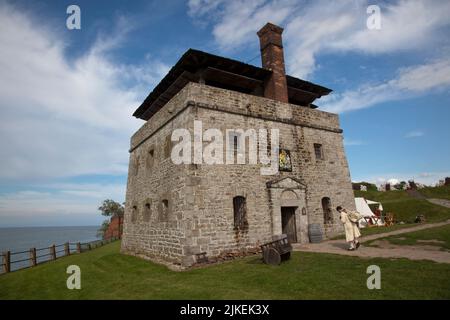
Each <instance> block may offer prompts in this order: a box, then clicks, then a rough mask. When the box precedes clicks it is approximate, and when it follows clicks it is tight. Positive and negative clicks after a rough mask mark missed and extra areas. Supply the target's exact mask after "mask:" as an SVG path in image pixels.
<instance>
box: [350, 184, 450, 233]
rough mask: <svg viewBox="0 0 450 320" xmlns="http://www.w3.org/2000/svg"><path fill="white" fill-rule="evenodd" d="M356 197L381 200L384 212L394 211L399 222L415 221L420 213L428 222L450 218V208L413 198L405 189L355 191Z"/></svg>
mask: <svg viewBox="0 0 450 320" xmlns="http://www.w3.org/2000/svg"><path fill="white" fill-rule="evenodd" d="M355 197H364V198H366V199H369V200H373V201H378V202H381V203H382V204H383V209H384V212H386V213H387V212H392V213H393V214H394V216H395V219H396V220H397V222H400V221H403V222H405V223H413V222H414V219H415V218H416V216H417V215H419V214H423V215H425V218H426V220H427V222H439V221H444V220H447V219H450V208H445V207H443V206H439V205H436V204H433V203H430V202H428V201H427V200H425V199H416V198H412V197H410V196H408V194H407V193H406V192H405V191H403V190H402V191H387V192H380V191H367V192H363V191H355ZM371 229H372V228H371Z"/></svg>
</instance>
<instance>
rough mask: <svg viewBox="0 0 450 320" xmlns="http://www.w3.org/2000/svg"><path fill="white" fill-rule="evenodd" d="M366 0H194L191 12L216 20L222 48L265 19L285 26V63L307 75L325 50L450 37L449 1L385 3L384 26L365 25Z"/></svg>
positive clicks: (372, 50)
mask: <svg viewBox="0 0 450 320" xmlns="http://www.w3.org/2000/svg"><path fill="white" fill-rule="evenodd" d="M369 4H373V3H369V2H368V1H353V0H347V1H345V0H343V1H333V2H330V1H324V0H319V1H311V2H303V1H302V2H300V1H289V0H285V1H283V0H281V1H264V0H254V1H245V2H244V1H237V0H236V1H233V0H231V1H218V2H212V1H208V0H204V1H201V0H191V1H189V13H190V15H191V16H193V17H194V18H198V17H200V18H203V19H205V20H208V21H210V23H211V24H213V31H212V33H213V35H214V38H215V40H216V42H217V43H218V44H219V46H220V47H221V48H222V49H228V50H230V49H236V48H239V47H242V46H243V45H245V44H246V43H256V41H257V40H256V36H255V32H256V31H257V30H258V29H259V28H260V27H262V26H263V25H264V24H265V23H266V22H268V21H271V22H273V23H277V24H281V25H284V26H285V34H284V44H285V46H286V48H287V49H286V65H287V69H288V71H289V73H290V74H292V75H294V76H299V77H307V76H308V75H310V74H311V73H312V72H314V70H315V68H316V56H317V54H319V53H327V52H349V51H356V52H363V53H368V54H378V53H390V52H395V51H405V50H414V49H420V48H423V46H425V45H428V46H430V45H433V44H435V43H437V42H438V41H443V40H444V41H446V40H448V39H447V38H448V37H447V35H446V34H445V32H444V33H443V32H440V28H442V27H444V26H448V25H450V20H449V19H448V17H449V16H450V2H448V1H445V0H433V1H430V0H415V1H396V2H394V3H385V2H384V3H383V4H381V5H380V6H381V30H369V29H368V28H367V27H366V20H367V18H368V14H367V13H366V9H367V6H368V5H369Z"/></svg>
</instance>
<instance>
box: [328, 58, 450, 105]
mask: <svg viewBox="0 0 450 320" xmlns="http://www.w3.org/2000/svg"><path fill="white" fill-rule="evenodd" d="M449 86H450V58H448V57H446V58H443V59H440V60H436V61H432V62H429V63H425V64H422V65H418V66H413V67H408V68H403V69H401V70H399V71H398V73H397V76H396V77H395V78H393V79H390V80H388V81H386V82H384V83H378V84H363V85H362V86H360V87H359V88H356V89H355V90H348V91H344V92H343V93H338V94H333V95H330V96H327V97H324V98H323V99H321V103H322V107H323V108H322V109H323V110H326V111H329V112H335V113H341V112H345V111H352V110H358V109H363V108H368V107H371V106H373V105H375V104H378V103H382V102H386V101H392V100H401V99H407V98H411V97H414V96H418V95H421V94H423V93H425V92H427V93H429V92H430V91H431V90H439V89H442V88H447V87H449Z"/></svg>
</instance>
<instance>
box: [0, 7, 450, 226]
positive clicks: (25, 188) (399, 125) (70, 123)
mask: <svg viewBox="0 0 450 320" xmlns="http://www.w3.org/2000/svg"><path fill="white" fill-rule="evenodd" d="M71 4H77V5H78V6H79V7H80V8H81V30H68V29H67V28H66V19H67V17H68V15H67V14H66V8H67V7H68V6H69V5H71ZM369 4H376V5H378V6H379V7H380V9H381V29H380V30H369V29H368V28H367V27H366V20H367V18H368V16H369V15H368V14H367V12H366V9H367V7H368V5H369ZM449 16H450V2H449V1H437V0H436V1H425V0H423V1H389V2H384V1H371V2H370V3H368V2H366V1H344V0H342V1H336V2H329V1H290V0H286V1H283V0H280V1H267V0H266V1H265V0H254V1H223V0H218V1H208V0H190V1H159V2H158V1H153V2H152V1H132V2H129V1H128V2H126V1H99V0H97V1H61V0H58V1H56V0H55V1H20V0H19V1H1V0H0V23H1V25H2V27H1V28H0V45H1V46H0V48H1V49H0V69H1V70H2V72H1V73H0V123H1V127H0V137H1V138H0V150H1V151H0V156H1V159H2V161H1V164H0V227H1V226H32V225H93V224H99V223H101V221H102V217H101V216H100V215H99V213H98V211H97V210H96V209H97V207H98V205H99V204H100V202H101V201H102V200H103V199H106V198H112V199H115V200H117V201H123V200H124V195H125V187H126V175H127V168H128V153H127V150H128V145H129V138H130V136H131V134H132V133H133V132H134V131H135V130H136V129H137V128H139V127H140V126H141V125H142V123H143V122H142V121H140V120H137V119H134V118H133V117H132V116H131V114H132V112H133V111H134V109H135V108H136V107H137V106H138V105H139V104H140V102H141V101H142V100H143V99H144V98H145V97H146V96H147V95H148V93H149V92H150V91H151V90H152V88H153V87H154V86H155V85H156V84H157V83H158V81H159V80H160V79H161V78H162V77H163V76H164V75H165V73H166V72H167V71H168V70H169V69H170V67H171V66H172V65H173V64H174V63H175V62H176V61H177V60H178V59H179V57H180V56H181V55H182V53H183V52H184V51H186V50H187V49H188V48H196V49H200V50H204V51H208V52H211V53H214V54H218V55H222V56H226V57H230V58H234V59H237V60H240V61H244V62H250V63H251V64H254V65H257V66H260V57H259V46H258V45H259V43H258V38H257V36H256V34H255V33H256V31H257V30H258V29H259V28H260V27H261V26H263V25H264V24H265V23H266V22H268V21H271V22H273V23H276V24H279V25H281V26H283V27H284V28H285V31H284V34H283V40H284V47H285V56H286V68H287V71H288V73H289V74H291V75H294V76H298V77H301V78H303V79H307V80H310V81H314V82H316V83H318V84H321V85H324V86H327V87H329V88H332V89H333V90H334V92H333V94H331V95H330V96H328V97H326V98H322V99H320V100H319V101H317V104H318V105H319V107H320V108H321V109H322V110H327V111H332V112H337V113H339V114H340V119H341V124H342V127H343V129H344V136H345V148H346V151H347V156H348V161H349V164H350V171H351V175H352V180H354V181H360V180H367V181H372V182H376V183H381V182H383V181H386V180H388V179H399V180H403V179H411V178H413V179H415V180H416V181H419V182H423V183H435V182H437V181H438V180H439V179H442V178H443V177H445V176H450V161H449V160H450V143H449V142H448V141H449V140H450V130H449V127H448V120H449V119H450V108H449V102H450V58H449V57H450V54H449V53H450V36H449V35H450V19H448V17H449Z"/></svg>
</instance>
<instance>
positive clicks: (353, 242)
mask: <svg viewBox="0 0 450 320" xmlns="http://www.w3.org/2000/svg"><path fill="white" fill-rule="evenodd" d="M336 210H337V211H338V212H339V213H340V219H341V222H342V224H343V225H344V230H345V240H346V241H347V243H348V244H349V248H348V250H350V251H353V250H356V249H358V248H359V245H360V243H359V241H358V238H359V237H360V236H361V233H360V232H359V228H358V225H357V223H356V222H352V221H351V220H350V219H349V217H348V212H347V210H346V209H344V208H342V207H341V206H338V207H337V208H336Z"/></svg>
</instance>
